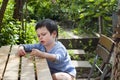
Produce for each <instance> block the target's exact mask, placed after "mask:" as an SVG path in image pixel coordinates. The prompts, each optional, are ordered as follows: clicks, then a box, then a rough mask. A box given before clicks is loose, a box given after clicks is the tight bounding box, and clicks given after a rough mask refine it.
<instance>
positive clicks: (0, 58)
mask: <svg viewBox="0 0 120 80" xmlns="http://www.w3.org/2000/svg"><path fill="white" fill-rule="evenodd" d="M6 61H7V56H6V55H0V78H2V74H3V72H4V67H5V64H6Z"/></svg>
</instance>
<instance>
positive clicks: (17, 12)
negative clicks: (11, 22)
mask: <svg viewBox="0 0 120 80" xmlns="http://www.w3.org/2000/svg"><path fill="white" fill-rule="evenodd" d="M25 1H26V0H15V5H14V13H13V18H14V19H18V20H20V21H21V20H22V18H23V6H24V4H25Z"/></svg>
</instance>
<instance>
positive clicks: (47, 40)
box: [36, 27, 56, 46]
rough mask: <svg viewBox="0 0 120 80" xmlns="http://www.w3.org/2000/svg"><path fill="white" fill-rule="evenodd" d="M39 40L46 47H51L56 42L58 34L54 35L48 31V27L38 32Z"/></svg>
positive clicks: (39, 29) (54, 33)
mask: <svg viewBox="0 0 120 80" xmlns="http://www.w3.org/2000/svg"><path fill="white" fill-rule="evenodd" d="M36 33H37V36H38V39H39V41H40V43H41V44H43V45H44V46H49V45H51V44H53V43H54V42H55V38H56V32H55V31H54V32H53V33H52V34H50V32H49V31H48V30H47V28H46V27H41V28H38V29H37V30H36Z"/></svg>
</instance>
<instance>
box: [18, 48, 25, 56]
mask: <svg viewBox="0 0 120 80" xmlns="http://www.w3.org/2000/svg"><path fill="white" fill-rule="evenodd" d="M17 54H18V55H19V56H24V55H25V54H26V52H25V50H24V47H23V46H19V48H18V52H17Z"/></svg>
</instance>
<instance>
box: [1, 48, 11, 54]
mask: <svg viewBox="0 0 120 80" xmlns="http://www.w3.org/2000/svg"><path fill="white" fill-rule="evenodd" d="M9 51H10V46H2V47H0V55H7V54H9Z"/></svg>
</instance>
